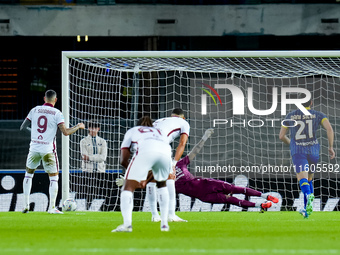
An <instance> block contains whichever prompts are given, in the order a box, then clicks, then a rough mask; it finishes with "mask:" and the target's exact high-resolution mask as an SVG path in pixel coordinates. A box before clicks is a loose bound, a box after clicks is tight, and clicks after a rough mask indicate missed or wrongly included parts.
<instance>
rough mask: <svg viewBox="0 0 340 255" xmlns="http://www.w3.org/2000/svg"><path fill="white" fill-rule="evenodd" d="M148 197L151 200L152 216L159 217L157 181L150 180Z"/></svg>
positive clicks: (147, 191) (147, 187)
mask: <svg viewBox="0 0 340 255" xmlns="http://www.w3.org/2000/svg"><path fill="white" fill-rule="evenodd" d="M146 197H147V199H148V201H149V205H150V211H151V214H152V217H158V216H159V214H158V211H157V189H156V183H155V182H149V183H148V184H147V185H146Z"/></svg>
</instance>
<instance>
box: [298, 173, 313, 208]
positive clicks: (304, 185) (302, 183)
mask: <svg viewBox="0 0 340 255" xmlns="http://www.w3.org/2000/svg"><path fill="white" fill-rule="evenodd" d="M299 183H300V188H301V191H302V193H303V195H304V199H303V201H304V205H305V208H306V205H307V196H308V195H309V194H310V193H311V192H310V185H309V183H308V180H307V179H306V178H302V179H301V180H300V181H299Z"/></svg>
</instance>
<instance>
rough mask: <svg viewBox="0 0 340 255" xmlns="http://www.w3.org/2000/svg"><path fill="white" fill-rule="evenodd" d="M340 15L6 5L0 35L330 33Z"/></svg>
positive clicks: (335, 8) (227, 8)
mask: <svg viewBox="0 0 340 255" xmlns="http://www.w3.org/2000/svg"><path fill="white" fill-rule="evenodd" d="M339 13H340V5H338V4H313V5H311V4H265V5H242V6H239V5H204V6H202V5H201V6H192V5H190V6H189V5H119V4H117V5H111V6H91V5H84V6H63V5H49V6H37V5H34V6H25V5H18V6H17V5H2V6H0V19H1V22H0V36H16V35H21V36H76V35H88V36H225V35H279V36H285V35H311V34H313V35H315V34H319V35H331V34H337V33H338V32H339ZM93 19H95V22H93Z"/></svg>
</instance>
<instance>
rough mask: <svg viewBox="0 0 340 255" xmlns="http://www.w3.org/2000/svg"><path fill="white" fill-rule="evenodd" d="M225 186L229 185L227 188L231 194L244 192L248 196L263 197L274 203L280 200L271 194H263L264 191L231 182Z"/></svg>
mask: <svg viewBox="0 0 340 255" xmlns="http://www.w3.org/2000/svg"><path fill="white" fill-rule="evenodd" d="M225 186H226V187H227V188H226V189H225V190H226V191H229V193H230V194H244V195H246V196H254V197H262V198H264V199H267V200H269V201H272V202H273V203H278V202H279V199H278V198H276V197H274V196H271V195H266V194H263V193H262V192H260V191H257V190H254V189H251V188H247V187H239V186H235V185H233V184H229V183H226V184H225ZM227 194H228V193H227Z"/></svg>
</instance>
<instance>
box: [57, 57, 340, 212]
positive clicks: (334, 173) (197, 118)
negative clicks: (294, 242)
mask: <svg viewBox="0 0 340 255" xmlns="http://www.w3.org/2000/svg"><path fill="white" fill-rule="evenodd" d="M339 84H340V53H339V52H308V51H306V52H63V95H62V100H63V109H62V110H63V113H64V116H65V118H66V123H67V124H69V125H70V126H71V125H74V124H76V123H78V122H84V123H88V121H89V120H93V119H95V120H97V121H98V122H99V123H100V125H101V127H100V131H99V133H98V135H99V136H100V137H102V138H103V139H105V140H106V141H107V157H106V161H105V166H106V170H105V172H96V171H95V172H84V171H83V170H82V157H81V153H80V140H81V139H83V138H84V137H86V136H87V135H88V130H87V129H86V131H83V132H78V133H76V134H74V135H72V136H70V137H64V138H63V149H62V150H63V155H62V163H63V164H62V175H63V200H64V199H66V198H68V197H73V198H75V199H76V201H77V204H78V210H94V211H98V210H102V211H108V210H110V211H111V210H119V188H118V187H117V186H116V185H115V182H114V180H115V178H116V177H117V176H118V175H119V174H123V173H124V169H123V168H122V167H121V166H120V164H119V155H120V144H121V142H122V139H123V137H124V134H125V132H126V131H127V130H128V129H129V128H131V127H133V126H134V125H135V124H136V121H137V120H138V119H139V118H140V117H141V116H143V115H149V116H151V118H152V119H153V120H156V119H158V118H162V117H167V116H169V115H170V113H171V111H172V109H173V108H178V107H179V108H182V109H183V110H184V112H185V114H186V119H187V120H188V122H189V124H190V127H191V131H190V136H189V140H188V144H187V147H186V151H185V152H184V155H185V154H186V153H188V152H189V151H190V149H191V148H193V146H194V145H195V144H196V143H197V142H198V141H199V140H200V138H201V137H202V135H203V134H204V131H205V130H206V129H207V128H211V127H213V128H214V130H215V131H214V134H213V136H212V137H211V138H210V139H209V140H208V141H207V142H206V144H205V146H204V148H203V149H202V151H201V152H200V154H199V155H198V156H197V157H196V158H195V159H194V160H193V162H192V163H191V164H190V165H189V170H190V171H191V173H193V174H194V175H196V176H204V177H211V178H216V179H221V180H226V181H228V182H231V183H235V184H236V185H238V186H242V185H244V186H245V185H247V186H249V187H250V188H253V189H257V190H259V191H263V192H271V193H272V194H274V195H276V196H278V197H279V198H280V203H279V204H278V205H276V206H274V207H273V208H271V210H297V209H299V208H301V207H302V205H303V198H302V196H301V195H300V190H299V187H298V183H297V180H296V176H295V172H294V169H293V168H292V163H291V157H290V151H289V146H287V145H285V144H283V143H282V142H281V141H280V140H279V131H280V128H281V121H282V120H284V119H285V115H286V114H287V113H289V112H290V111H292V110H295V109H296V106H295V105H294V104H292V103H287V104H286V106H287V108H286V110H285V109H284V107H282V106H285V104H283V101H284V100H283V99H284V98H287V99H288V100H293V99H296V98H297V97H298V96H299V93H297V92H296V90H295V88H302V89H305V90H307V91H309V92H311V94H312V98H313V109H315V110H318V111H321V112H323V113H324V114H326V116H327V117H328V119H329V120H330V123H331V124H332V126H333V129H334V132H335V143H334V150H335V152H336V155H339V154H340V151H339V142H338V139H337V138H338V133H339V128H340V127H339V125H340V121H339V117H340V110H339V109H340V85H339ZM300 94H301V92H300ZM287 102H288V101H287ZM319 142H320V145H321V154H320V161H319V163H320V169H317V171H316V173H315V180H314V193H315V196H316V199H315V201H314V210H316V211H332V210H339V209H340V208H339V198H340V192H339V177H338V176H339V171H340V169H339V165H338V163H337V161H336V160H335V161H330V160H329V156H328V140H327V136H326V132H325V130H323V129H322V128H320V131H319ZM176 147H177V145H176V143H175V144H174V145H173V148H174V149H175V148H176ZM184 155H183V156H184ZM241 197H242V196H241ZM245 199H249V200H251V201H255V198H254V197H246V198H245ZM135 201H136V202H135V208H134V209H135V210H140V211H142V210H144V211H147V209H148V208H147V207H148V203H147V202H145V191H143V190H139V191H137V192H136V193H135ZM177 206H178V210H182V211H190V210H191V211H199V210H201V211H204V210H206V211H209V210H231V211H237V210H241V208H238V207H236V206H230V205H210V204H206V203H202V202H200V201H198V200H194V199H191V198H188V197H186V196H184V195H181V194H179V195H178V203H177ZM249 210H252V209H249Z"/></svg>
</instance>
